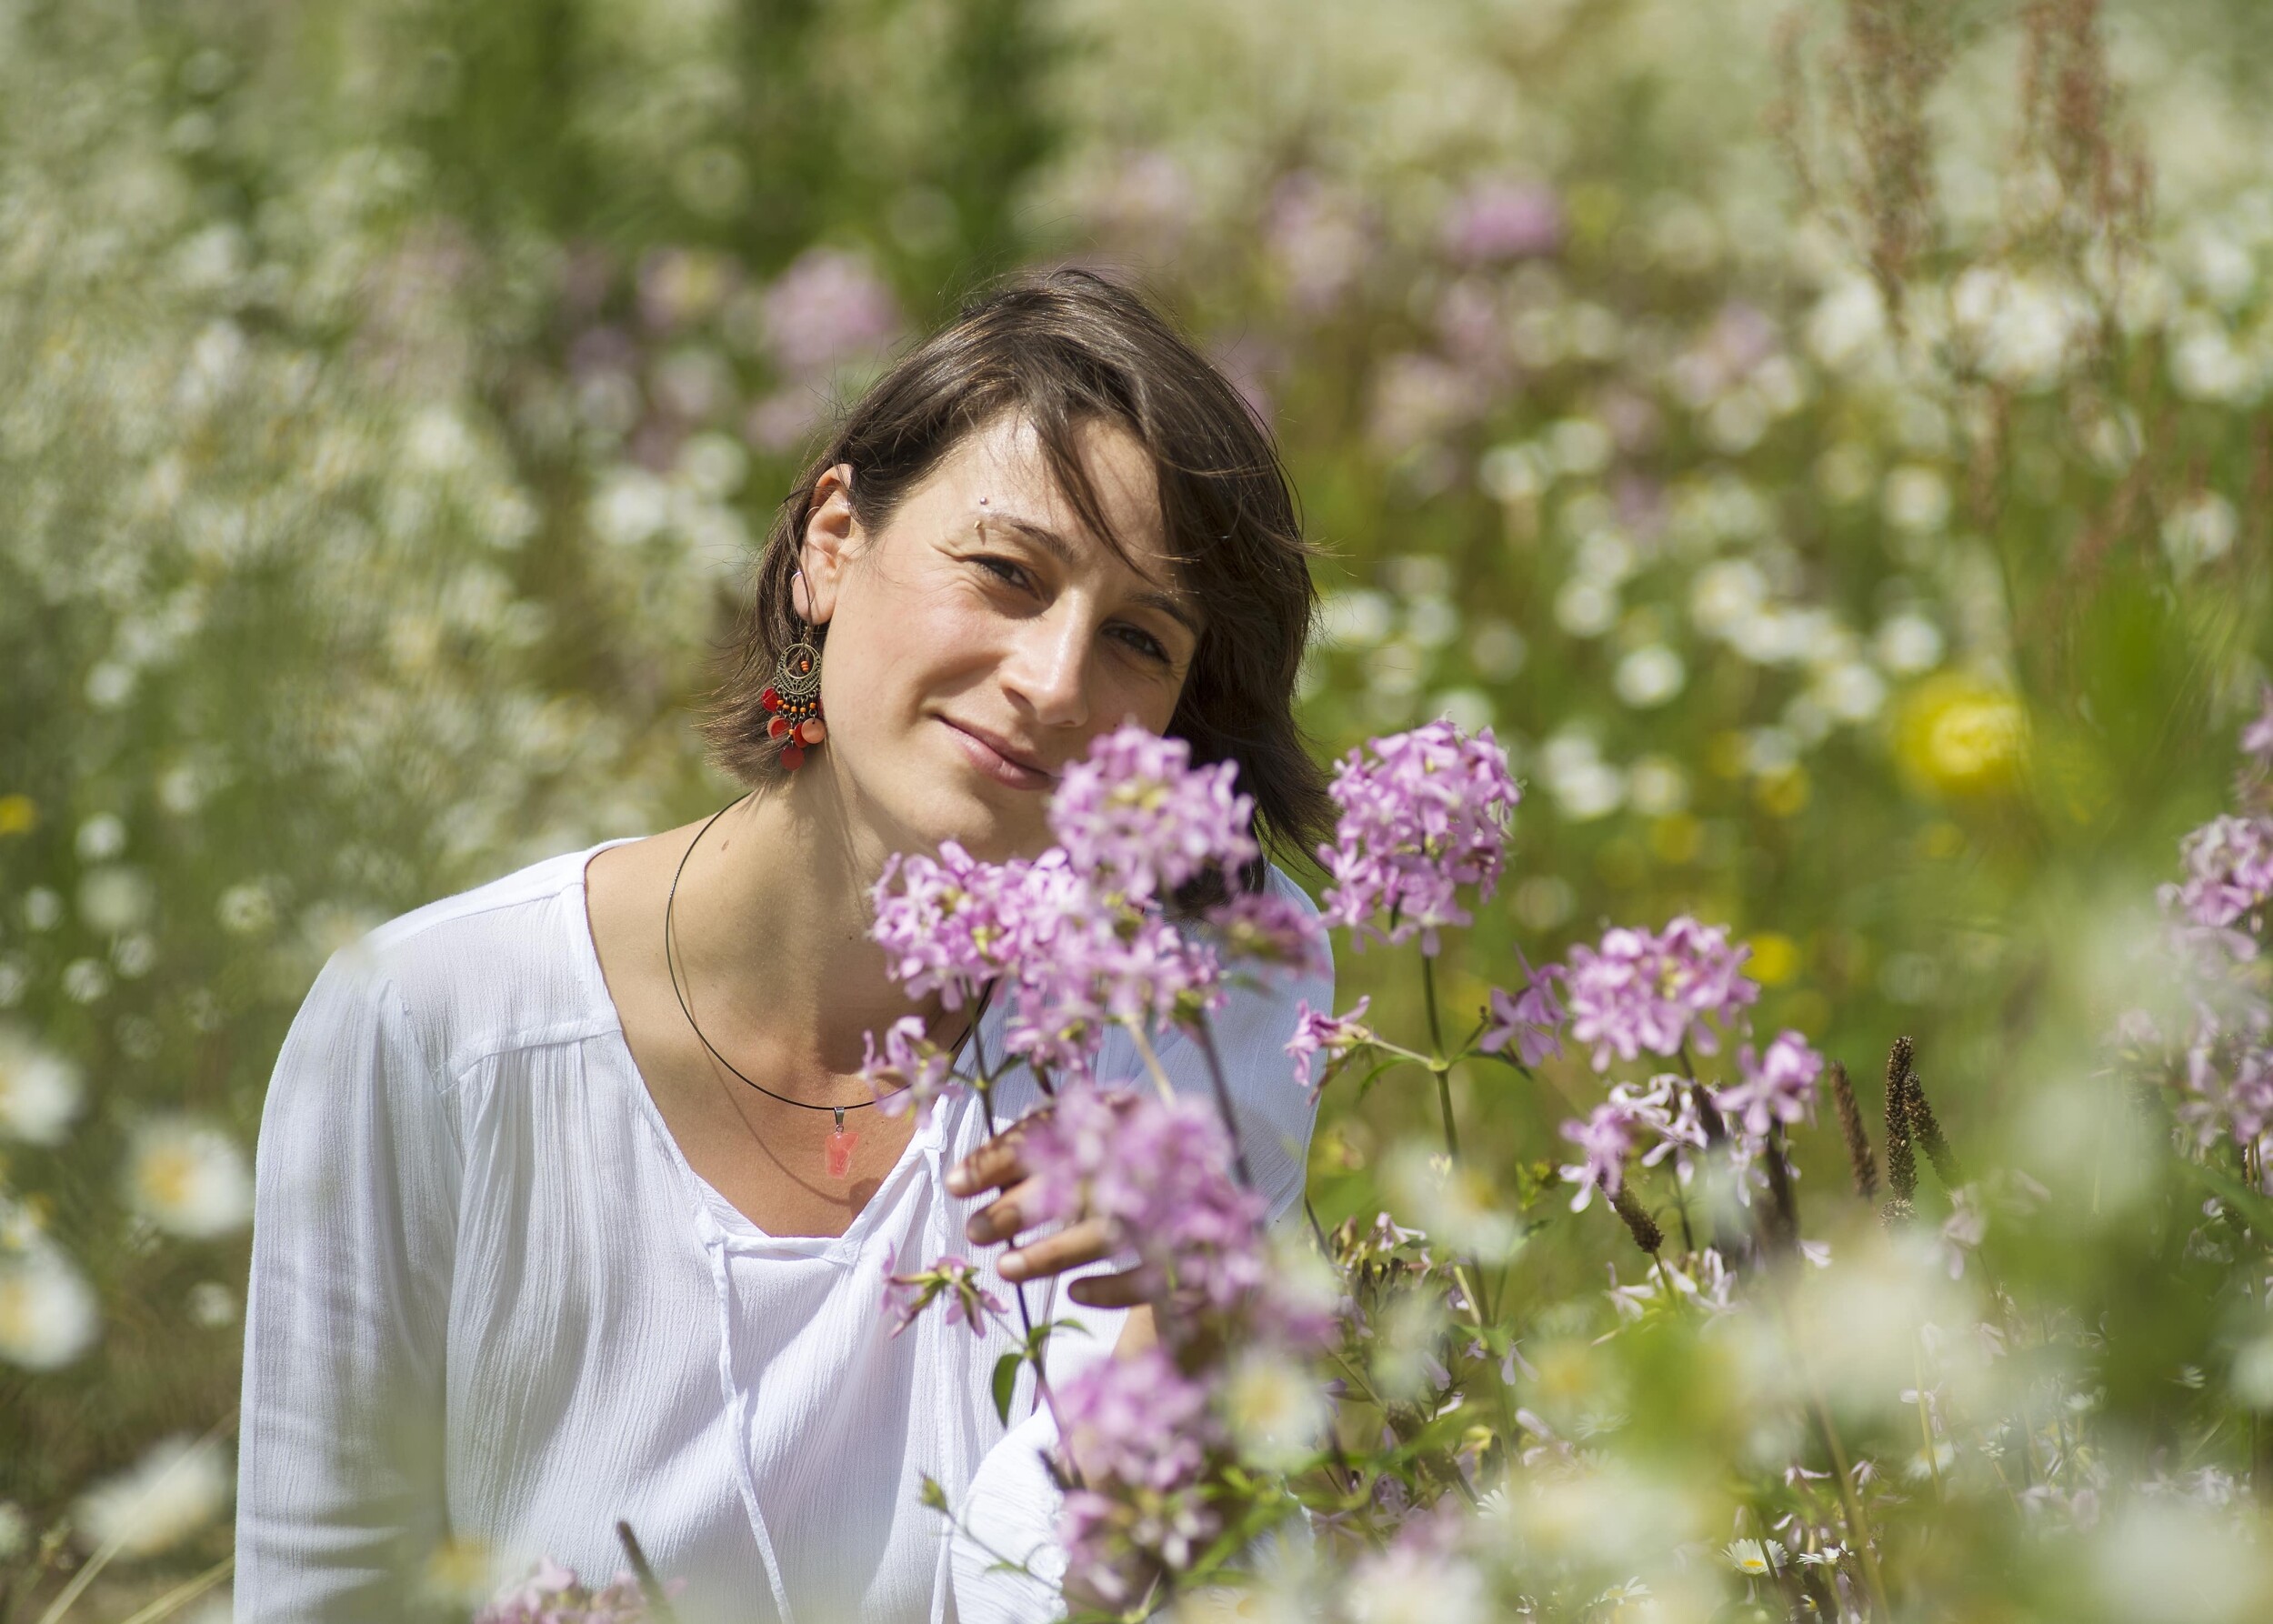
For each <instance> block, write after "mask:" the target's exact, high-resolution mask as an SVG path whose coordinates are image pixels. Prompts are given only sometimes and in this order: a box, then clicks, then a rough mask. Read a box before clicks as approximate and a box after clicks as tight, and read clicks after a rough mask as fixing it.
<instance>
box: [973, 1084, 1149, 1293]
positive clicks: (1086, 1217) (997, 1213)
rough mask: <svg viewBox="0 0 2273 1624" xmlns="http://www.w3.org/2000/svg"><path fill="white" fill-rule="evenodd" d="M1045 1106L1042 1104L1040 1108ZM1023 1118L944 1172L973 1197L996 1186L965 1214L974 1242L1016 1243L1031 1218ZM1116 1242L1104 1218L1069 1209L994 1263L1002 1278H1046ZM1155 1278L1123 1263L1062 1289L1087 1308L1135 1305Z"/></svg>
mask: <svg viewBox="0 0 2273 1624" xmlns="http://www.w3.org/2000/svg"><path fill="white" fill-rule="evenodd" d="M1045 1109H1046V1108H1045ZM1032 1120H1033V1118H1025V1119H1023V1120H1021V1121H1020V1122H1018V1123H1016V1124H1014V1125H1013V1126H1011V1127H1009V1128H1005V1129H1004V1130H1003V1131H1002V1132H1001V1133H998V1134H996V1136H995V1137H994V1138H991V1139H989V1140H987V1141H986V1143H985V1144H984V1145H981V1146H980V1147H979V1148H977V1149H976V1150H974V1151H972V1152H971V1153H970V1155H968V1156H966V1157H965V1158H963V1159H962V1160H961V1161H959V1162H957V1163H956V1165H955V1166H954V1167H953V1168H949V1169H948V1172H947V1193H948V1194H950V1195H955V1196H976V1195H979V1194H982V1193H983V1192H985V1191H987V1190H1000V1191H1001V1192H1002V1194H1001V1196H1000V1197H999V1198H996V1200H994V1201H991V1202H989V1203H988V1204H987V1205H986V1206H985V1207H982V1208H979V1210H978V1211H977V1212H976V1213H974V1214H972V1216H971V1221H970V1223H969V1224H968V1225H967V1226H966V1228H965V1233H966V1235H967V1236H968V1237H969V1238H970V1239H971V1242H972V1243H973V1244H974V1245H976V1246H991V1245H992V1244H994V1243H995V1242H996V1241H998V1240H1007V1241H1011V1242H1014V1243H1016V1242H1017V1239H1018V1236H1019V1234H1020V1233H1021V1231H1023V1230H1025V1229H1026V1228H1030V1227H1031V1226H1032V1225H1033V1223H1034V1221H1035V1219H1034V1216H1033V1211H1032V1207H1033V1202H1034V1198H1035V1196H1036V1188H1035V1180H1034V1179H1033V1178H1031V1177H1030V1176H1029V1174H1028V1172H1027V1170H1026V1160H1025V1157H1024V1155H1023V1153H1022V1147H1023V1140H1024V1138H1025V1135H1026V1123H1027V1122H1030V1121H1032ZM1120 1249H1121V1248H1120V1245H1119V1244H1118V1240H1117V1238H1116V1236H1115V1234H1114V1231H1113V1226H1112V1223H1111V1221H1110V1220H1108V1219H1106V1218H1100V1217H1097V1216H1095V1215H1093V1214H1089V1213H1076V1215H1075V1216H1074V1217H1073V1218H1071V1219H1069V1220H1068V1221H1067V1222H1066V1224H1065V1225H1064V1226H1063V1227H1062V1228H1059V1229H1058V1230H1057V1231H1056V1233H1054V1234H1050V1235H1045V1236H1043V1237H1041V1238H1038V1239H1036V1240H1034V1241H1032V1242H1030V1243H1026V1244H1014V1245H1013V1246H1012V1248H1011V1249H1010V1250H1009V1251H1007V1252H1005V1253H1004V1254H1003V1255H1002V1257H1001V1258H1000V1259H999V1260H998V1261H997V1262H996V1265H995V1267H996V1269H997V1270H998V1271H1000V1273H1001V1275H1002V1278H1004V1279H1006V1280H1009V1281H1012V1282H1014V1283H1016V1282H1021V1281H1026V1280H1039V1279H1045V1278H1048V1277H1049V1276H1051V1275H1057V1274H1063V1273H1065V1272H1066V1270H1067V1269H1069V1268H1080V1267H1081V1266H1082V1265H1083V1264H1085V1263H1095V1262H1096V1261H1097V1260H1098V1259H1099V1258H1109V1257H1111V1256H1112V1255H1113V1254H1114V1253H1115V1252H1116V1251H1119V1250H1120ZM1158 1287H1159V1281H1158V1279H1157V1278H1156V1274H1155V1271H1153V1270H1150V1269H1147V1268H1141V1267H1139V1268H1129V1269H1124V1270H1122V1271H1121V1272H1120V1273H1118V1274H1105V1275H1091V1276H1087V1277H1086V1278H1082V1279H1078V1280H1076V1281H1075V1282H1074V1283H1073V1285H1072V1286H1071V1288H1069V1292H1070V1295H1071V1296H1072V1298H1073V1299H1074V1301H1076V1302H1077V1303H1080V1304H1081V1305H1082V1306H1084V1307H1085V1308H1137V1307H1139V1306H1141V1305H1143V1304H1145V1303H1148V1302H1150V1301H1151V1300H1152V1298H1154V1296H1155V1295H1156V1294H1157V1289H1158Z"/></svg>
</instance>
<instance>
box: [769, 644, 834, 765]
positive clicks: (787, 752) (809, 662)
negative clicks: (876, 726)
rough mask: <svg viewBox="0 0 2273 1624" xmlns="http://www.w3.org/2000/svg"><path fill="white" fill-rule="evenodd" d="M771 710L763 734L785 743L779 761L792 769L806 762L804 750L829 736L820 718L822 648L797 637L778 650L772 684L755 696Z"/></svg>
mask: <svg viewBox="0 0 2273 1624" xmlns="http://www.w3.org/2000/svg"><path fill="white" fill-rule="evenodd" d="M758 698H759V701H760V703H762V704H763V705H764V706H765V707H766V709H767V710H769V711H771V712H773V713H774V714H773V717H772V719H771V720H769V721H768V722H767V723H766V733H767V734H768V735H769V736H770V737H775V738H785V739H786V740H787V741H788V742H787V743H786V744H785V745H783V746H782V747H781V764H782V766H784V767H787V768H788V769H789V770H790V771H791V772H796V770H797V768H799V767H803V766H804V765H805V753H806V750H807V749H809V748H810V747H813V746H815V745H817V744H819V743H820V742H821V741H822V740H824V739H826V737H828V726H827V724H826V723H825V722H823V721H822V720H821V651H820V650H819V649H817V648H816V647H813V645H812V644H810V643H808V642H806V640H805V639H804V638H802V637H800V638H798V639H797V641H796V642H795V643H792V644H791V645H789V647H786V648H785V649H783V650H782V651H781V657H780V658H779V659H778V660H776V661H775V662H774V681H773V686H772V687H769V688H767V689H766V691H765V692H764V693H763V694H761V695H759V696H758Z"/></svg>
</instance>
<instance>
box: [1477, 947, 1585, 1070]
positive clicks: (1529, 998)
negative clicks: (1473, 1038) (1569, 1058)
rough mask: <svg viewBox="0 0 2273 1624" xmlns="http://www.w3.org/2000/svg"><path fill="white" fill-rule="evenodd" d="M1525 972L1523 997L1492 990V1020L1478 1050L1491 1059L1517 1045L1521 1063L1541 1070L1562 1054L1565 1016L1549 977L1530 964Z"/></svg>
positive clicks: (1500, 990)
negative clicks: (1539, 1066)
mask: <svg viewBox="0 0 2273 1624" xmlns="http://www.w3.org/2000/svg"><path fill="white" fill-rule="evenodd" d="M1554 968H1555V967H1554V966H1552V965H1549V966H1548V967H1547V969H1548V970H1552V969H1554ZM1523 969H1524V975H1525V976H1526V977H1527V980H1526V981H1525V983H1524V988H1523V990H1522V991H1521V992H1520V993H1514V994H1510V993H1507V992H1506V991H1504V990H1502V989H1501V988H1499V987H1493V988H1492V996H1491V1006H1490V1013H1489V1017H1488V1018H1487V1021H1486V1023H1485V1028H1484V1036H1483V1037H1482V1038H1479V1039H1477V1048H1480V1049H1482V1050H1483V1051H1484V1052H1485V1053H1486V1054H1487V1055H1496V1054H1498V1053H1499V1052H1500V1051H1501V1050H1502V1049H1504V1048H1507V1046H1508V1044H1510V1043H1513V1044H1514V1045H1515V1046H1516V1058H1517V1059H1518V1060H1520V1061H1521V1062H1522V1063H1523V1064H1524V1065H1526V1066H1537V1064H1538V1063H1539V1062H1540V1061H1541V1060H1544V1059H1546V1058H1547V1057H1548V1056H1550V1055H1554V1056H1558V1057H1559V1056H1560V1055H1561V1054H1562V1052H1563V1040H1562V1038H1561V1036H1560V1034H1561V1032H1562V1028H1563V1021H1564V1019H1565V1016H1564V1013H1563V1006H1562V1004H1561V1003H1560V1002H1559V1001H1557V998H1556V997H1555V988H1554V986H1553V984H1552V983H1551V982H1549V981H1548V979H1547V974H1546V973H1545V972H1543V971H1534V970H1533V969H1532V968H1531V967H1530V965H1529V964H1528V963H1526V964H1525V965H1524V967H1523Z"/></svg>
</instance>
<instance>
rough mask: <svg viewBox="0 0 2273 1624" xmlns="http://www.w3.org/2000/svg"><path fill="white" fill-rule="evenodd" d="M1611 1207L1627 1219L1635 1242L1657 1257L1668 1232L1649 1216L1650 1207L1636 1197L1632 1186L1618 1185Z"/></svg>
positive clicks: (1628, 1229)
mask: <svg viewBox="0 0 2273 1624" xmlns="http://www.w3.org/2000/svg"><path fill="white" fill-rule="evenodd" d="M1610 1209H1611V1210H1612V1211H1613V1212H1615V1213H1617V1215H1618V1217H1620V1218H1624V1219H1625V1220H1626V1228H1627V1232H1628V1233H1630V1234H1631V1235H1632V1236H1633V1237H1634V1244H1635V1245H1636V1246H1637V1247H1639V1248H1641V1249H1642V1250H1643V1251H1645V1252H1647V1253H1648V1254H1649V1255H1650V1256H1651V1257H1653V1258H1655V1257H1656V1256H1657V1249H1658V1248H1660V1247H1662V1246H1664V1245H1665V1244H1666V1232H1665V1231H1664V1230H1663V1229H1660V1228H1658V1227H1657V1219H1656V1218H1651V1217H1650V1216H1649V1209H1648V1208H1646V1207H1644V1206H1643V1205H1642V1204H1641V1203H1640V1202H1639V1201H1637V1200H1636V1199H1635V1198H1634V1191H1633V1187H1632V1186H1630V1185H1626V1184H1621V1185H1619V1186H1618V1193H1617V1195H1615V1196H1612V1197H1611V1198H1610Z"/></svg>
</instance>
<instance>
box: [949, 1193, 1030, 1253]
mask: <svg viewBox="0 0 2273 1624" xmlns="http://www.w3.org/2000/svg"><path fill="white" fill-rule="evenodd" d="M1036 1193H1037V1191H1036V1180H1034V1179H1031V1178H1026V1179H1021V1180H1020V1181H1019V1182H1018V1183H1016V1184H1014V1185H1012V1186H1011V1187H1010V1188H1008V1189H1006V1190H1005V1191H1004V1192H1003V1195H1002V1199H1001V1200H999V1201H996V1202H995V1203H994V1204H993V1205H991V1206H988V1207H982V1208H979V1210H978V1211H976V1212H975V1213H973V1214H972V1215H971V1221H970V1222H969V1223H967V1224H966V1225H964V1226H963V1233H964V1234H965V1235H966V1236H967V1237H968V1238H970V1241H971V1244H972V1245H974V1246H991V1245H992V1244H993V1243H994V1242H996V1241H997V1240H1011V1239H1014V1238H1016V1236H1017V1233H1018V1231H1019V1230H1021V1229H1023V1228H1026V1227H1027V1226H1028V1225H1029V1224H1032V1223H1034V1222H1035V1221H1036V1220H1035V1218H1034V1216H1033V1213H1034V1198H1035V1196H1036Z"/></svg>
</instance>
